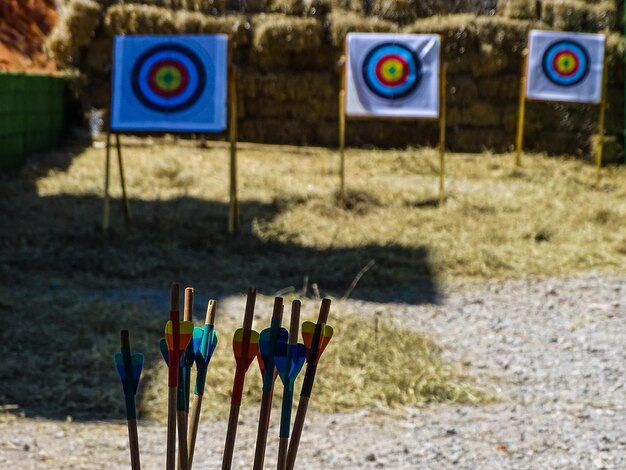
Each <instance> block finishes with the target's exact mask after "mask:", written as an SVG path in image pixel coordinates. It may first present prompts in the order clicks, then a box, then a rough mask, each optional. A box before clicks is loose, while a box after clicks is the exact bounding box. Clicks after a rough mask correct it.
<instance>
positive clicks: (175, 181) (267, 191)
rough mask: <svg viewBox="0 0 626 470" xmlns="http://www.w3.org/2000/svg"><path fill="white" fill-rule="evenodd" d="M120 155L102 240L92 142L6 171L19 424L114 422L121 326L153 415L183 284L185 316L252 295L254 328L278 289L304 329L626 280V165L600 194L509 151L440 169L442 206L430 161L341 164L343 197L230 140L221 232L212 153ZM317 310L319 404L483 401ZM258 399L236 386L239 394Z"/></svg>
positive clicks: (5, 230) (331, 158)
mask: <svg viewBox="0 0 626 470" xmlns="http://www.w3.org/2000/svg"><path fill="white" fill-rule="evenodd" d="M123 152H124V158H125V172H126V182H127V189H128V195H129V198H130V207H131V213H132V223H131V224H130V225H129V226H125V225H124V223H123V219H122V216H121V214H122V213H121V205H120V202H119V198H120V194H121V192H120V190H119V184H118V179H117V173H116V171H114V172H113V175H112V176H113V180H112V181H113V195H114V201H113V205H112V216H113V217H112V230H111V231H110V233H109V234H108V235H104V234H103V233H102V230H101V216H102V188H103V167H104V150H103V149H102V148H94V147H91V146H88V147H80V146H74V147H72V146H70V147H67V148H66V149H64V150H60V151H56V152H52V153H49V154H46V155H41V156H39V157H37V158H33V159H32V160H31V161H30V162H29V164H28V165H27V167H25V168H24V169H22V170H20V171H19V172H16V173H6V174H3V175H1V176H0V194H1V198H0V212H1V213H2V217H3V223H2V224H0V280H1V281H2V282H1V286H0V355H1V356H2V357H3V361H2V362H1V364H0V403H5V404H18V405H19V406H20V408H21V409H23V410H24V411H25V412H26V413H27V414H29V415H30V414H35V415H44V416H52V417H58V416H64V415H65V414H72V415H73V416H77V417H84V418H92V417H109V418H111V417H120V416H121V415H122V414H121V406H122V403H121V400H120V393H119V390H118V388H119V384H118V383H117V379H116V378H115V373H114V371H113V367H112V365H111V355H112V353H113V352H114V351H115V350H116V349H117V348H118V339H117V338H118V337H117V332H118V330H119V329H120V328H129V329H130V330H131V335H132V337H133V339H134V347H135V349H137V350H142V351H144V352H145V353H146V356H147V370H146V374H145V378H144V380H143V382H142V395H141V408H142V411H143V416H144V417H145V416H147V417H154V418H160V417H162V411H163V408H162V406H161V405H162V401H163V398H164V396H165V395H164V387H163V386H164V384H165V381H164V376H165V375H164V374H165V371H164V365H163V364H162V361H161V360H160V358H159V352H158V347H157V346H156V344H157V343H156V341H157V340H158V338H159V337H160V336H161V335H162V328H163V324H164V321H165V314H166V310H167V306H168V301H167V294H168V286H169V284H170V282H172V281H178V282H180V283H181V285H182V286H188V285H190V286H194V287H195V289H196V293H197V304H196V316H197V318H198V319H199V318H201V317H202V316H203V313H204V312H203V311H201V308H202V305H203V302H206V299H208V298H209V297H214V298H218V300H219V299H222V298H227V297H232V296H238V295H240V294H242V293H244V292H245V291H246V289H247V288H248V287H250V286H256V287H257V288H258V289H259V291H260V292H261V293H262V294H263V296H261V299H260V301H259V308H258V310H257V313H258V314H257V317H256V320H255V327H256V328H257V329H262V328H264V327H265V326H266V325H265V324H266V323H267V322H266V320H267V319H269V316H270V311H271V308H270V305H271V298H272V297H273V296H274V295H276V294H281V295H284V296H285V298H286V300H290V299H291V298H296V297H298V298H304V299H306V302H305V310H304V311H303V315H304V317H306V318H310V319H313V318H314V317H315V316H316V309H317V308H318V307H319V301H318V298H319V297H318V296H319V295H321V296H331V297H335V298H341V297H344V296H346V295H349V296H350V297H351V298H356V299H363V300H368V301H374V302H393V303H424V302H427V303H437V302H438V299H440V297H441V295H442V288H441V286H442V285H443V284H446V285H460V284H461V283H462V284H463V285H467V284H468V283H469V284H471V283H474V282H477V283H480V282H483V281H485V280H487V279H491V278H536V277H542V276H565V275H569V274H574V273H580V272H588V271H608V272H615V271H622V272H623V270H624V266H626V234H624V231H623V227H624V225H625V224H626V204H624V198H625V196H626V169H625V168H623V167H610V168H605V169H603V176H602V182H601V185H600V188H599V189H594V184H593V183H594V168H593V166H592V165H590V164H589V163H588V162H583V161H580V160H573V159H567V158H547V157H544V156H540V155H529V156H525V157H524V164H523V166H522V168H515V166H514V164H513V156H512V155H510V154H509V155H492V154H488V153H484V154H472V155H449V156H448V161H447V170H448V174H447V177H446V186H447V198H446V204H445V206H444V207H438V206H437V203H436V202H437V168H438V163H437V155H436V152H435V151H433V150H431V149H409V150H385V151H382V150H356V149H354V150H349V151H348V152H347V175H346V178H347V179H346V181H347V187H348V193H347V198H346V199H345V200H344V201H339V200H338V199H337V196H336V191H337V188H338V183H339V177H338V174H337V171H338V166H339V160H338V156H337V153H336V151H334V150H331V149H321V148H310V147H278V146H263V145H252V144H241V145H240V153H239V178H240V184H239V195H240V202H241V215H242V228H241V233H239V234H238V235H236V236H231V235H229V234H228V233H227V230H226V218H227V214H228V150H227V147H226V146H225V145H223V144H222V143H209V144H207V145H205V146H199V145H197V144H195V143H193V142H191V141H175V140H173V139H171V138H167V139H161V140H150V139H131V138H124V147H123ZM114 168H115V166H114ZM366 267H367V269H366V270H365V269H364V268H366ZM363 271H364V272H363ZM360 272H361V274H362V277H360V278H359V279H358V283H357V285H356V287H355V288H354V289H352V288H351V284H352V283H353V281H355V280H356V277H357V275H358V274H359V273H360ZM204 305H206V304H204ZM242 305H243V304H232V303H231V304H228V303H227V304H226V305H224V306H221V310H218V312H219V313H218V333H220V344H219V346H218V353H217V355H216V358H215V363H214V364H213V366H212V367H213V368H212V369H211V370H210V372H209V386H208V387H209V390H210V391H211V393H213V394H216V396H219V397H221V398H222V400H220V401H221V402H223V403H224V406H223V407H220V406H215V408H214V409H213V411H212V412H214V413H216V414H217V415H219V416H223V413H224V409H225V407H226V402H227V397H228V394H229V388H230V381H231V380H232V363H231V361H232V358H231V357H230V340H229V336H230V335H231V334H232V331H233V329H234V328H236V325H237V323H238V322H239V321H240V318H241V316H242V314H243V306H242ZM331 316H332V320H331V324H333V325H334V326H335V328H336V330H337V336H336V338H335V339H334V340H333V342H334V344H335V348H333V347H332V343H331V346H330V349H329V353H327V356H328V357H325V359H324V360H323V361H322V364H323V365H322V366H321V367H323V373H321V374H320V380H319V383H318V385H316V394H317V393H318V395H316V397H318V398H317V399H316V401H315V403H316V406H317V409H320V410H347V409H354V408H358V407H377V406H384V407H388V406H392V407H393V406H402V405H405V404H416V403H420V402H424V401H457V402H464V403H478V402H482V401H485V400H490V399H491V398H492V394H491V393H490V391H489V390H481V389H478V388H477V387H475V386H474V385H473V384H472V378H471V377H466V376H464V374H463V369H462V367H461V366H460V365H458V364H447V363H445V362H443V361H442V359H441V351H440V349H439V348H438V347H437V345H435V344H434V343H432V342H431V341H430V340H429V339H428V338H425V337H423V336H422V335H420V334H418V333H415V332H412V331H407V330H404V329H402V328H401V326H399V325H395V324H392V323H391V322H385V321H381V322H378V321H377V322H376V323H375V324H365V323H364V322H363V321H362V320H360V319H359V318H358V317H357V316H355V315H354V314H350V315H347V314H344V312H338V311H331ZM330 351H332V353H331V352H330ZM407 351H410V353H407ZM324 361H326V362H324ZM363 364H369V367H366V368H364V367H363ZM391 365H392V366H391ZM87 371H88V372H87ZM250 377H251V380H252V381H253V383H259V382H260V381H259V378H260V377H259V374H257V373H251V374H250ZM364 384H367V387H365V386H363V385H364ZM398 384H402V385H401V386H398ZM257 395H258V387H249V390H248V399H256V397H257ZM216 402H217V401H216Z"/></svg>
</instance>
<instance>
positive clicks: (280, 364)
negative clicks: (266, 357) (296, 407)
mask: <svg viewBox="0 0 626 470" xmlns="http://www.w3.org/2000/svg"><path fill="white" fill-rule="evenodd" d="M288 353H289V344H288V343H287V342H285V341H279V342H278V343H277V344H276V351H275V353H274V362H275V363H276V370H278V375H279V376H280V380H281V381H282V383H283V385H286V384H287V383H288V381H289V371H290V370H291V361H289V358H288Z"/></svg>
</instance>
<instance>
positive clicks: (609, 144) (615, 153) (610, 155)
mask: <svg viewBox="0 0 626 470" xmlns="http://www.w3.org/2000/svg"><path fill="white" fill-rule="evenodd" d="M589 142H590V147H591V154H592V155H596V154H597V152H598V150H599V148H598V147H599V146H600V145H602V164H603V166H605V165H607V164H620V163H623V162H624V145H623V138H622V137H621V136H620V137H619V138H617V137H616V136H606V135H605V136H604V137H601V136H600V135H599V134H593V135H592V136H591V137H590V139H589Z"/></svg>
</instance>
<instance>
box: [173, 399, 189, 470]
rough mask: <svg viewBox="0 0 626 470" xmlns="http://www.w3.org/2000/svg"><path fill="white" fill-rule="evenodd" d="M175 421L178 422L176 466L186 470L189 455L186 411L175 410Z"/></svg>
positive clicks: (180, 469)
mask: <svg viewBox="0 0 626 470" xmlns="http://www.w3.org/2000/svg"><path fill="white" fill-rule="evenodd" d="M176 422H177V423H178V468H179V470H188V468H189V455H188V453H187V413H186V412H185V410H182V411H181V410H179V411H177V412H176Z"/></svg>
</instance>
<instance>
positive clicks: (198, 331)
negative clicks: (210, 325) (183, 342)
mask: <svg viewBox="0 0 626 470" xmlns="http://www.w3.org/2000/svg"><path fill="white" fill-rule="evenodd" d="M203 336H204V328H200V327H199V326H196V327H195V328H194V329H193V336H192V337H191V341H192V345H193V355H194V357H195V356H197V355H198V352H199V351H200V346H201V345H202V337H203Z"/></svg>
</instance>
